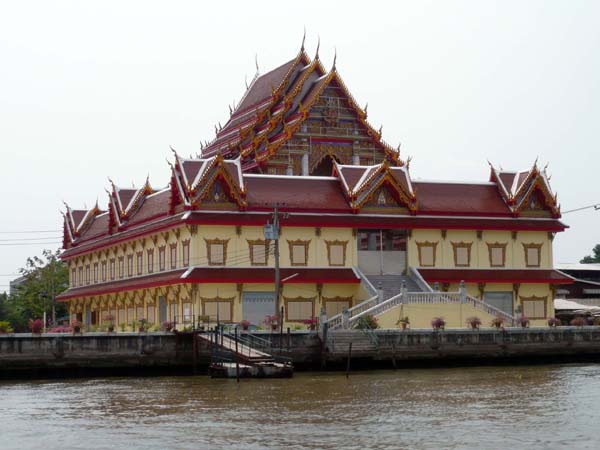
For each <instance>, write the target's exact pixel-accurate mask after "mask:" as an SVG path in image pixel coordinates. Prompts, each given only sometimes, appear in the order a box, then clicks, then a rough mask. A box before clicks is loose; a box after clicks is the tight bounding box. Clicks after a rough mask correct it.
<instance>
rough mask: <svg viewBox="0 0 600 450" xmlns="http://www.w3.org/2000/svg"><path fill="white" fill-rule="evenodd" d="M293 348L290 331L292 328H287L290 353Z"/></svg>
mask: <svg viewBox="0 0 600 450" xmlns="http://www.w3.org/2000/svg"><path fill="white" fill-rule="evenodd" d="M291 346H292V334H291V331H290V327H287V349H288V351H290V347H291Z"/></svg>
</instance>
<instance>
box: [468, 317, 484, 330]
mask: <svg viewBox="0 0 600 450" xmlns="http://www.w3.org/2000/svg"><path fill="white" fill-rule="evenodd" d="M467 324H468V325H469V326H470V327H471V329H472V330H478V329H479V327H480V326H481V319H480V318H479V317H477V316H471V317H468V318H467Z"/></svg>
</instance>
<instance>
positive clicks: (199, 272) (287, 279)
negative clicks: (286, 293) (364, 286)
mask: <svg viewBox="0 0 600 450" xmlns="http://www.w3.org/2000/svg"><path fill="white" fill-rule="evenodd" d="M280 275H281V282H282V284H290V283H360V279H359V278H358V277H357V276H356V274H355V273H354V271H353V270H352V269H351V268H345V267H342V268H334V267H328V268H308V267H286V268H282V269H281V270H280ZM183 278H184V280H185V281H184V282H194V283H273V282H274V280H275V270H274V269H273V268H270V267H195V268H191V269H189V270H188V271H187V273H186V274H185V275H184V277H183Z"/></svg>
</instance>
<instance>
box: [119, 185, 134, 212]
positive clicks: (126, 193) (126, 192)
mask: <svg viewBox="0 0 600 450" xmlns="http://www.w3.org/2000/svg"><path fill="white" fill-rule="evenodd" d="M137 191H138V190H137V189H119V190H118V191H117V195H118V196H119V201H120V202H121V208H123V209H122V211H125V210H126V209H127V206H128V205H129V202H130V201H131V199H132V198H133V197H134V196H135V194H136V193H137Z"/></svg>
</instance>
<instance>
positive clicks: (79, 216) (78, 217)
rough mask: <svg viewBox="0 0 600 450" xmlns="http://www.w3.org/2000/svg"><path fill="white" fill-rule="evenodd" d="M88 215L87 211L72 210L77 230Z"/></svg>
mask: <svg viewBox="0 0 600 450" xmlns="http://www.w3.org/2000/svg"><path fill="white" fill-rule="evenodd" d="M86 214H87V210H86V209H73V210H71V215H72V216H73V225H75V229H77V227H78V226H79V224H80V223H81V221H82V220H83V218H84V217H85V215H86Z"/></svg>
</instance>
